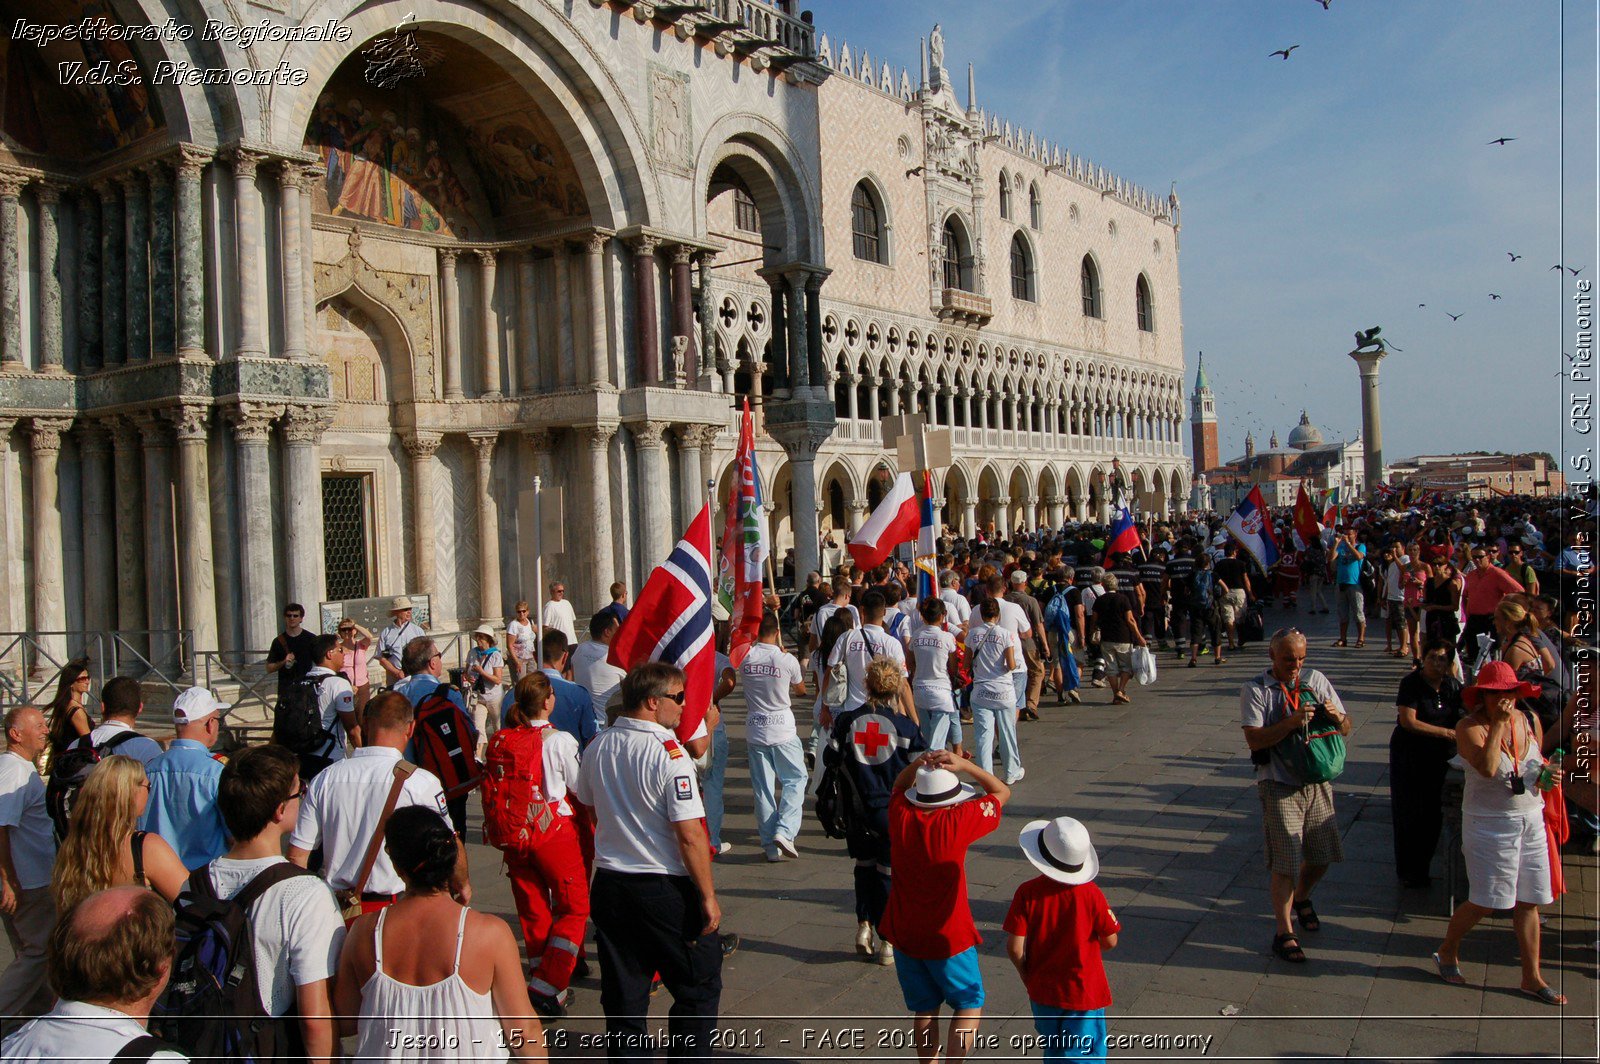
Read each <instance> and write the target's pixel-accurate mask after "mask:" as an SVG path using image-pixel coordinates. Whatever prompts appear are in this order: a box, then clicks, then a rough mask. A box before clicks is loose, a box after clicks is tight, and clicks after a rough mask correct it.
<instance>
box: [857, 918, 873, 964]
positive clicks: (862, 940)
mask: <svg viewBox="0 0 1600 1064" xmlns="http://www.w3.org/2000/svg"><path fill="white" fill-rule="evenodd" d="M856 952H857V953H859V954H861V956H863V957H870V956H872V925H871V924H869V923H867V922H866V921H865V920H862V921H861V922H860V923H858V924H856Z"/></svg>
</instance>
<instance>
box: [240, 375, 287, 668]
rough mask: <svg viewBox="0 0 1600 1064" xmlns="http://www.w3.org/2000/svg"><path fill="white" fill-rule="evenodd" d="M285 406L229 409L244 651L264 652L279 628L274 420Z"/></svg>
mask: <svg viewBox="0 0 1600 1064" xmlns="http://www.w3.org/2000/svg"><path fill="white" fill-rule="evenodd" d="M282 412H283V408H282V407H270V406H262V405H260V404H256V403H240V404H239V405H238V406H235V407H233V408H232V409H231V410H229V412H228V416H229V417H230V418H231V419H232V421H233V435H234V441H235V445H236V449H237V452H238V460H237V462H236V467H237V475H238V484H239V515H240V522H239V525H240V530H239V531H240V534H239V597H240V599H241V600H242V601H241V602H240V607H239V608H240V614H241V624H240V627H241V628H242V629H243V632H244V646H243V649H244V651H245V652H246V653H251V654H257V653H265V652H266V650H267V648H268V646H269V645H270V644H271V642H272V638H273V636H275V635H276V634H277V632H278V602H277V601H276V600H277V579H276V568H275V565H274V561H275V559H274V554H275V551H274V549H273V543H272V506H273V501H272V463H271V456H270V454H269V447H270V445H271V440H272V423H273V422H274V421H275V420H277V418H278V416H279V415H280V414H281V413H282Z"/></svg>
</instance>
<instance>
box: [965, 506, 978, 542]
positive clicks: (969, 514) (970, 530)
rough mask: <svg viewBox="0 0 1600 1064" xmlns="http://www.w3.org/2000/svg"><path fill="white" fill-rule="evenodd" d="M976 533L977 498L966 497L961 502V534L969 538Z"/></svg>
mask: <svg viewBox="0 0 1600 1064" xmlns="http://www.w3.org/2000/svg"><path fill="white" fill-rule="evenodd" d="M977 534H978V500H976V499H973V498H970V497H968V498H966V499H963V500H962V503H961V535H962V536H963V537H965V538H966V539H971V538H972V537H973V536H976V535H977Z"/></svg>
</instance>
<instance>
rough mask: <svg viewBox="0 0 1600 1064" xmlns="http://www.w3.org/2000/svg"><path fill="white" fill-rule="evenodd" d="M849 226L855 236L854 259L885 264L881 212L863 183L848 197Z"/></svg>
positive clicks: (870, 191) (874, 197)
mask: <svg viewBox="0 0 1600 1064" xmlns="http://www.w3.org/2000/svg"><path fill="white" fill-rule="evenodd" d="M850 226H851V229H852V231H853V233H854V236H855V251H856V258H858V259H866V260H867V261H868V262H877V263H883V262H887V260H888V257H887V256H886V255H884V253H883V252H884V240H883V211H882V210H881V209H879V207H878V200H877V197H876V196H874V195H873V194H872V189H871V187H870V186H868V184H867V183H866V182H865V181H862V182H860V183H858V184H857V185H856V190H855V192H854V193H852V194H851V196H850Z"/></svg>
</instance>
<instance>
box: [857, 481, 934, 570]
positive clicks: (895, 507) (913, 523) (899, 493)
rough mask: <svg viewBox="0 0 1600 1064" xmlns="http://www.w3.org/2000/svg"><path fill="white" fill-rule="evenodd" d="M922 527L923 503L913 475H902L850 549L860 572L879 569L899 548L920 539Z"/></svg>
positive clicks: (863, 526)
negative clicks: (914, 483) (913, 481)
mask: <svg viewBox="0 0 1600 1064" xmlns="http://www.w3.org/2000/svg"><path fill="white" fill-rule="evenodd" d="M921 527H922V500H921V499H919V498H918V497H917V489H916V487H915V486H914V485H913V484H912V481H911V474H910V473H901V474H900V475H899V476H897V477H895V478H894V484H893V485H891V486H890V488H889V494H887V495H885V496H884V497H883V501H882V502H880V503H879V504H878V508H877V509H876V510H874V511H872V516H871V517H869V518H867V522H866V524H864V525H862V526H861V531H859V532H857V533H856V534H855V537H854V538H853V539H851V540H850V542H849V543H848V544H846V546H847V548H848V549H849V551H850V557H851V558H853V559H854V560H855V563H856V568H858V569H861V570H863V571H867V570H872V569H876V568H877V567H878V566H880V565H882V564H883V562H884V559H886V558H887V557H889V555H890V554H891V553H893V551H894V549H895V548H896V547H898V546H899V545H900V544H902V543H910V542H911V541H912V540H914V539H916V538H917V531H918V530H919V529H920V528H921Z"/></svg>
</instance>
